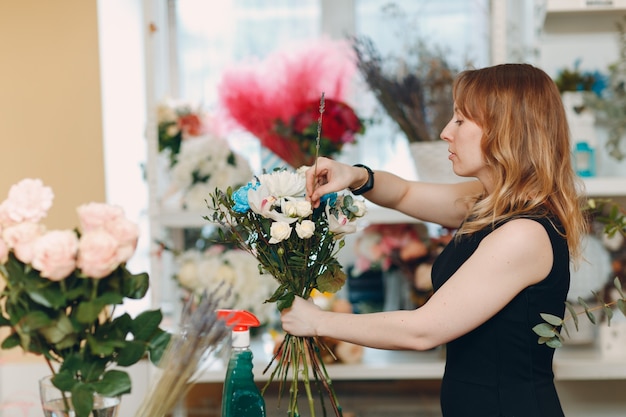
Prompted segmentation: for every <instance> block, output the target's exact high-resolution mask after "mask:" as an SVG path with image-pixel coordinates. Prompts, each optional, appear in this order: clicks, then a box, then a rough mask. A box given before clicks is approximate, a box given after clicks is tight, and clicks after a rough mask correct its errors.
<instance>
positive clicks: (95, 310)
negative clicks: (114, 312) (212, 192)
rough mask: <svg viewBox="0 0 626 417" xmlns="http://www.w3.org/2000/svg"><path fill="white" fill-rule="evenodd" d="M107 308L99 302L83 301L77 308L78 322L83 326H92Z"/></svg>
mask: <svg viewBox="0 0 626 417" xmlns="http://www.w3.org/2000/svg"><path fill="white" fill-rule="evenodd" d="M106 306H107V304H104V303H102V302H100V301H99V300H97V299H96V300H92V301H83V302H82V303H80V304H78V307H77V308H76V320H77V321H78V322H79V323H82V324H91V323H93V322H94V321H96V320H97V319H98V316H99V315H100V313H101V312H102V310H103V309H104V308H105V307H106Z"/></svg>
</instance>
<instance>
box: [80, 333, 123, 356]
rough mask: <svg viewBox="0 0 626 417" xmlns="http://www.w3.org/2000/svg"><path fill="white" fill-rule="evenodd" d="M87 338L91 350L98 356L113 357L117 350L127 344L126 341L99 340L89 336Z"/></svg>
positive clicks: (113, 339) (114, 339)
mask: <svg viewBox="0 0 626 417" xmlns="http://www.w3.org/2000/svg"><path fill="white" fill-rule="evenodd" d="M86 337H87V343H88V344H89V349H90V350H91V352H92V353H93V354H94V355H96V356H111V355H113V353H114V352H115V349H117V348H121V347H123V346H125V344H126V341H125V340H123V339H122V340H119V339H116V338H107V339H99V338H97V337H94V336H92V335H89V334H88V335H87V336H86Z"/></svg>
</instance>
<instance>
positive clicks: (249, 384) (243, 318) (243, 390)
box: [218, 310, 265, 417]
mask: <svg viewBox="0 0 626 417" xmlns="http://www.w3.org/2000/svg"><path fill="white" fill-rule="evenodd" d="M218 316H219V317H221V318H224V319H226V323H227V325H229V326H232V336H233V337H232V351H231V354H230V359H229V361H228V368H227V370H226V379H225V381H224V388H223V391H222V417H265V400H264V399H263V396H262V395H261V391H260V390H259V388H258V386H257V385H256V383H255V382H254V374H253V373H252V367H253V365H252V357H253V355H252V351H251V350H250V327H251V326H252V327H257V326H259V324H260V323H259V320H258V319H257V318H256V317H255V316H254V315H253V314H252V313H250V312H248V311H245V310H219V311H218Z"/></svg>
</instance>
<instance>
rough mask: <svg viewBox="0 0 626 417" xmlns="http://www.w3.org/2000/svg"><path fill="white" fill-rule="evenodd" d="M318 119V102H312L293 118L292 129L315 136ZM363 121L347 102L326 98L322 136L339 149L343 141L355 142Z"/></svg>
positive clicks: (361, 129) (298, 132) (297, 132)
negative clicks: (312, 133)
mask: <svg viewBox="0 0 626 417" xmlns="http://www.w3.org/2000/svg"><path fill="white" fill-rule="evenodd" d="M318 120H319V103H318V102H312V103H309V105H308V106H307V107H306V109H305V110H304V111H303V112H302V113H299V114H297V115H296V116H295V117H294V118H293V123H292V125H293V131H294V132H295V133H296V134H307V133H308V134H310V133H311V132H314V133H315V135H316V136H317V122H318ZM363 130H364V129H363V123H362V122H361V120H359V118H358V116H357V115H356V114H355V113H354V110H352V108H351V107H350V106H348V105H347V104H345V103H343V102H341V101H337V100H333V99H326V100H325V107H324V114H323V118H322V138H324V139H327V140H330V141H331V142H332V143H333V144H335V146H336V147H337V148H338V149H337V151H339V150H341V147H342V146H343V144H344V143H352V142H355V141H356V139H355V136H354V135H355V134H356V133H362V132H363Z"/></svg>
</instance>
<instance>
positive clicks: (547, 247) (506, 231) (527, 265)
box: [483, 218, 553, 282]
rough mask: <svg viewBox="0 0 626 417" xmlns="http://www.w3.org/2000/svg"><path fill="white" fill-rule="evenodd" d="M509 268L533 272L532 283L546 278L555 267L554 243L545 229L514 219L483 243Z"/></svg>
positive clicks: (531, 221)
mask: <svg viewBox="0 0 626 417" xmlns="http://www.w3.org/2000/svg"><path fill="white" fill-rule="evenodd" d="M483 243H484V244H485V246H486V248H485V249H487V250H491V251H495V252H497V253H498V254H499V258H500V259H502V260H506V263H507V264H508V265H509V266H513V267H517V268H522V269H524V270H527V271H528V272H530V275H529V276H528V277H527V278H528V279H529V281H531V282H538V281H539V280H541V279H542V278H543V277H545V276H546V275H547V274H548V272H549V271H550V269H551V268H552V263H553V252H552V243H551V242H550V237H549V236H548V232H547V231H546V229H545V228H544V227H543V225H542V224H541V223H539V222H537V221H535V220H532V219H524V218H520V219H514V220H510V221H509V222H507V223H506V224H504V225H502V226H501V227H499V228H497V229H496V230H494V231H493V232H492V233H490V234H489V236H487V237H486V238H485V240H484V241H483Z"/></svg>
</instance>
